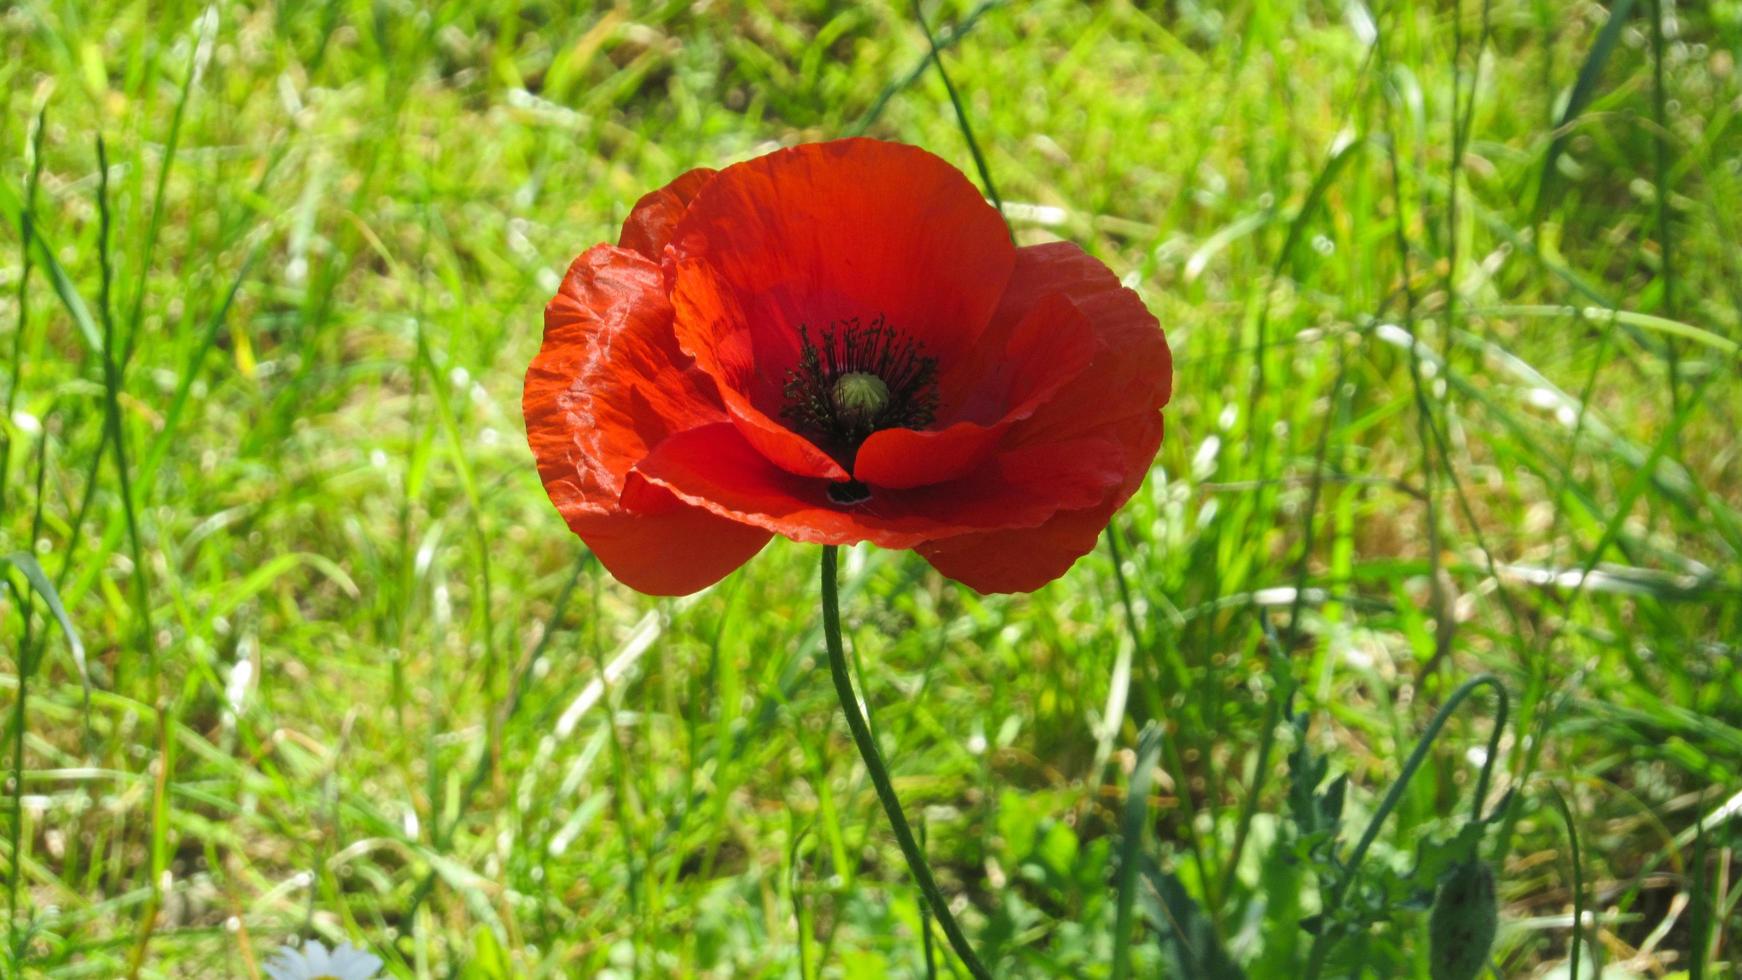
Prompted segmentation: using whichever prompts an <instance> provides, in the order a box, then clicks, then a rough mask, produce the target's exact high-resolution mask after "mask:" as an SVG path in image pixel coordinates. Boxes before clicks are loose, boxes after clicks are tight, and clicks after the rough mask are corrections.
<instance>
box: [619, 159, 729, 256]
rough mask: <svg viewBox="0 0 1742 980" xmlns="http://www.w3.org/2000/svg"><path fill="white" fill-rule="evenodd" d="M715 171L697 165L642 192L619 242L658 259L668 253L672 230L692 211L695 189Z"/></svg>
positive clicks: (631, 211)
mask: <svg viewBox="0 0 1742 980" xmlns="http://www.w3.org/2000/svg"><path fill="white" fill-rule="evenodd" d="M714 173H715V171H713V170H711V169H709V168H707V167H697V168H696V169H694V170H691V171H689V172H688V173H685V174H682V175H681V176H679V177H678V178H677V179H676V180H674V181H672V182H671V183H669V184H667V185H665V186H664V187H661V188H660V189H659V190H656V191H651V192H649V193H647V194H646V195H643V196H642V198H641V200H639V201H636V202H635V207H634V208H632V209H630V211H629V217H627V218H625V219H624V220H623V233H622V234H621V235H619V236H617V244H618V245H620V246H622V247H623V248H628V249H633V250H635V251H637V252H640V253H641V254H642V255H645V256H647V257H648V258H650V259H652V260H653V261H655V262H658V261H659V260H660V256H662V255H664V254H665V246H666V244H667V243H668V242H670V241H671V230H672V229H673V228H674V227H676V226H677V222H678V219H679V218H681V217H683V213H684V212H685V211H687V210H689V206H690V201H692V200H694V199H695V196H696V192H697V191H699V190H701V189H702V186H703V185H704V184H706V183H707V182H708V181H709V180H711V179H713V176H714Z"/></svg>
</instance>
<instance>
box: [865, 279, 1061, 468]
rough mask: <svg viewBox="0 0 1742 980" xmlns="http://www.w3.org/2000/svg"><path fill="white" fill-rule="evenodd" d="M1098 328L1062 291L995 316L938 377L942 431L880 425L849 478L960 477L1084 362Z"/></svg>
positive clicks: (996, 445)
mask: <svg viewBox="0 0 1742 980" xmlns="http://www.w3.org/2000/svg"><path fill="white" fill-rule="evenodd" d="M1094 336H1095V331H1094V328H1093V327H1091V326H1090V324H1089V321H1088V320H1087V319H1086V318H1085V317H1084V316H1083V314H1082V313H1081V312H1079V311H1078V310H1077V308H1076V306H1075V305H1074V304H1072V303H1071V301H1070V300H1068V299H1066V298H1065V297H1063V296H1062V295H1056V294H1055V295H1052V296H1047V297H1044V298H1042V299H1041V300H1040V301H1039V302H1038V303H1036V304H1035V305H1034V307H1033V308H1032V309H1030V310H1028V311H1027V315H1025V316H1023V317H1021V318H1020V319H1018V318H1016V317H1006V318H1005V319H1004V320H1002V321H998V320H995V321H993V323H992V325H991V326H990V327H988V328H987V329H986V333H985V335H983V336H982V337H981V338H980V342H979V343H978V344H976V345H975V346H974V348H973V349H972V350H970V351H967V352H965V353H964V355H963V356H962V357H961V358H960V359H958V360H957V361H956V363H955V364H953V365H951V366H950V368H949V370H947V371H946V372H945V373H944V375H943V377H941V378H940V379H939V388H940V389H941V393H942V399H943V400H942V402H941V403H940V405H939V411H938V417H939V418H940V419H943V420H960V421H954V423H953V424H950V425H946V426H945V427H944V428H942V429H935V430H929V431H927V430H915V429H884V430H883V431H881V432H874V433H872V434H871V437H870V438H868V439H866V440H865V442H864V444H863V445H861V446H860V447H859V454H858V456H857V457H856V459H855V461H854V465H853V476H854V478H855V479H858V480H860V481H862V482H864V483H869V484H871V485H873V486H880V487H895V488H905V487H921V486H926V485H928V484H932V483H942V482H944V481H946V480H953V479H955V478H957V477H959V476H962V475H964V474H966V473H968V472H970V471H971V470H973V469H974V468H975V467H977V466H979V465H980V464H981V463H983V462H985V461H986V458H987V457H988V456H990V455H991V454H992V452H993V451H994V450H995V449H996V448H997V447H998V443H999V440H1000V439H1002V438H1003V436H1004V433H1005V432H1006V431H1007V430H1008V429H1009V428H1010V426H1012V425H1013V424H1015V423H1016V422H1019V421H1021V420H1022V419H1025V418H1027V417H1029V416H1030V415H1032V414H1034V412H1035V410H1036V409H1038V408H1039V407H1040V406H1041V405H1042V404H1043V403H1044V402H1046V401H1047V400H1048V399H1050V398H1051V397H1052V396H1053V395H1054V394H1055V393H1056V392H1057V391H1058V390H1059V389H1060V388H1062V387H1063V386H1064V385H1065V383H1066V382H1068V381H1070V380H1071V379H1072V378H1074V377H1076V375H1077V374H1079V373H1080V372H1081V371H1082V370H1083V368H1084V367H1085V366H1086V365H1087V364H1088V363H1089V357H1090V355H1091V354H1092V352H1093V351H1094V345H1095V340H1094Z"/></svg>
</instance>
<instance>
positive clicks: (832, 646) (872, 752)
mask: <svg viewBox="0 0 1742 980" xmlns="http://www.w3.org/2000/svg"><path fill="white" fill-rule="evenodd" d="M836 560H837V559H836V547H835V546H834V545H832V544H831V545H824V546H823V638H824V640H825V642H826V645H827V646H828V648H829V673H830V674H831V675H833V677H834V679H835V695H836V696H837V697H839V698H840V700H841V713H842V714H844V715H846V716H847V728H848V729H849V730H851V731H852V733H853V744H854V745H856V746H858V748H859V757H860V758H861V759H864V760H865V769H866V771H867V772H869V773H870V774H871V784H872V785H873V786H875V787H877V799H878V800H880V801H882V803H883V812H884V813H886V814H888V815H889V827H890V829H891V830H894V831H895V840H896V843H898V844H900V845H901V856H902V857H904V858H906V859H907V868H908V870H909V871H911V872H913V877H914V880H915V881H917V882H919V890H920V892H922V893H923V894H924V896H925V903H926V905H927V906H929V907H930V909H931V913H932V914H933V915H935V916H937V919H938V925H940V926H942V927H943V930H944V936H945V938H947V939H949V941H950V947H951V948H952V949H954V950H955V951H956V955H957V956H959V957H961V958H962V962H963V963H964V964H966V965H967V967H968V972H969V973H971V974H973V975H974V976H975V977H976V978H978V980H990V978H991V976H992V974H991V973H990V972H988V971H987V969H986V967H985V965H984V964H982V963H981V962H980V958H979V957H977V956H975V955H974V948H973V947H972V946H970V945H968V937H967V936H964V935H963V934H962V927H961V926H959V925H957V924H956V917H955V916H954V915H951V914H950V907H949V906H948V905H946V904H944V897H943V895H942V894H941V893H939V891H938V885H937V882H936V881H934V880H932V876H931V867H930V866H929V865H927V864H926V862H925V853H924V852H923V851H921V850H920V849H919V844H918V842H917V841H915V840H914V838H913V831H912V830H910V829H909V828H908V826H907V818H906V817H904V816H902V814H901V800H900V798H898V797H897V796H896V795H895V786H894V784H892V783H891V782H890V781H889V769H888V768H887V767H886V766H884V764H883V756H882V754H881V753H879V752H878V751H877V742H876V740H875V739H873V738H872V736H871V725H870V723H869V722H868V721H866V719H865V713H864V712H863V711H861V710H859V699H858V698H857V697H856V696H855V695H854V694H853V681H852V678H851V676H850V675H849V674H848V673H847V654H846V651H845V650H844V648H843V647H842V646H841V600H840V597H839V595H838V594H837V592H836V588H835V564H836Z"/></svg>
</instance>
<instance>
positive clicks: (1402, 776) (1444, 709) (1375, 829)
mask: <svg viewBox="0 0 1742 980" xmlns="http://www.w3.org/2000/svg"><path fill="white" fill-rule="evenodd" d="M1483 686H1488V687H1492V688H1493V689H1494V695H1495V698H1496V699H1497V701H1498V702H1499V704H1498V707H1496V709H1495V712H1494V716H1495V717H1494V730H1493V731H1492V732H1490V733H1489V735H1488V757H1487V758H1486V759H1483V760H1482V772H1481V775H1479V776H1478V777H1477V778H1476V798H1475V800H1474V802H1473V805H1472V810H1473V813H1472V816H1471V819H1474V820H1480V819H1482V802H1483V799H1484V797H1486V796H1487V795H1488V778H1489V774H1490V772H1491V770H1492V769H1493V767H1494V757H1495V756H1496V755H1497V754H1498V753H1499V751H1500V736H1501V734H1502V732H1503V731H1504V730H1505V728H1506V715H1507V708H1508V701H1509V699H1508V698H1507V696H1506V688H1505V686H1504V685H1502V684H1501V683H1500V678H1498V677H1495V676H1494V675H1493V674H1478V675H1476V676H1475V677H1472V678H1470V679H1469V680H1467V681H1465V682H1464V683H1463V684H1461V685H1459V686H1458V689H1457V690H1455V691H1453V692H1452V695H1451V697H1449V698H1446V703H1445V704H1442V705H1440V710H1439V711H1437V712H1435V713H1434V716H1433V720H1432V721H1430V722H1428V725H1427V731H1425V732H1422V734H1421V740H1420V741H1418V742H1416V743H1415V749H1414V751H1412V752H1410V753H1409V758H1408V759H1406V760H1404V763H1403V771H1402V772H1400V773H1398V774H1397V781H1396V782H1394V783H1392V784H1391V789H1390V791H1388V792H1387V793H1386V794H1385V799H1384V800H1382V801H1380V803H1379V809H1378V810H1376V811H1374V813H1373V818H1372V819H1371V820H1369V821H1367V829H1366V831H1364V832H1363V833H1362V834H1361V839H1360V841H1358V842H1356V844H1355V850H1354V851H1353V852H1351V853H1350V855H1349V860H1348V863H1347V864H1345V865H1344V866H1343V871H1342V874H1341V875H1340V876H1339V877H1338V879H1337V884H1336V887H1335V888H1334V889H1333V890H1332V893H1331V898H1330V901H1328V902H1325V903H1324V908H1325V910H1326V912H1327V913H1328V912H1330V911H1331V910H1333V909H1339V908H1342V906H1343V900H1344V899H1345V898H1347V897H1348V895H1349V888H1350V886H1352V885H1353V884H1354V883H1355V872H1356V871H1357V870H1359V869H1360V867H1361V861H1362V860H1363V859H1365V858H1366V857H1367V850H1368V849H1369V848H1371V847H1372V846H1373V842H1374V841H1375V840H1378V838H1379V827H1380V825H1381V824H1383V823H1384V822H1385V818H1386V817H1388V816H1390V815H1391V811H1392V810H1395V809H1397V804H1398V803H1399V802H1401V801H1402V800H1403V791H1404V789H1405V788H1407V787H1408V786H1409V780H1410V777H1412V776H1414V775H1415V771H1416V770H1417V769H1420V768H1421V764H1422V763H1423V762H1424V761H1426V760H1427V753H1428V750H1429V749H1431V748H1432V747H1433V744H1434V740H1435V739H1437V738H1439V735H1440V729H1441V728H1444V727H1445V724H1446V722H1447V720H1449V719H1450V718H1451V717H1452V712H1454V711H1456V710H1458V705H1460V704H1463V703H1464V699H1465V698H1467V697H1469V696H1470V695H1471V694H1473V693H1475V691H1476V689H1477V688H1479V687H1483ZM1330 934H1331V928H1330V923H1329V922H1328V921H1327V923H1326V925H1325V927H1324V928H1322V929H1320V930H1319V933H1318V935H1316V936H1314V937H1313V944H1312V946H1311V948H1310V950H1309V952H1308V956H1307V968H1306V973H1305V977H1306V980H1318V976H1319V972H1320V971H1321V970H1323V969H1324V966H1325V959H1326V958H1327V957H1329V956H1330V955H1331V946H1332V942H1331V941H1330V939H1329V936H1330Z"/></svg>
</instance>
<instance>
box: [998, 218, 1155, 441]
mask: <svg viewBox="0 0 1742 980" xmlns="http://www.w3.org/2000/svg"><path fill="white" fill-rule="evenodd" d="M1049 293H1061V294H1063V295H1064V296H1066V297H1067V298H1069V299H1070V301H1071V302H1073V303H1075V304H1076V306H1077V309H1079V310H1081V311H1082V312H1083V315H1084V316H1085V317H1087V318H1088V321H1089V323H1090V325H1092V326H1093V327H1094V330H1095V348H1094V355H1093V358H1092V359H1091V361H1090V362H1089V366H1088V367H1087V368H1085V369H1084V370H1083V371H1082V372H1081V373H1080V374H1078V375H1077V376H1076V377H1075V378H1074V379H1072V380H1071V381H1070V383H1069V384H1067V385H1065V386H1064V387H1063V388H1062V389H1061V390H1060V391H1059V392H1058V393H1057V394H1056V395H1055V396H1053V397H1052V398H1051V399H1049V400H1048V401H1047V403H1046V405H1045V406H1043V407H1042V408H1041V409H1040V410H1039V411H1036V412H1035V413H1034V417H1033V418H1032V419H1030V420H1029V421H1027V422H1024V423H1023V424H1022V425H1020V426H1017V431H1015V432H1013V433H1012V436H1013V439H1015V440H1018V441H1032V440H1035V439H1042V438H1049V437H1052V436H1053V435H1054V434H1058V433H1070V432H1081V431H1082V430H1084V429H1087V428H1092V427H1093V426H1096V425H1100V424H1103V423H1107V422H1112V421H1117V420H1119V419H1121V418H1124V417H1125V416H1128V415H1132V414H1134V413H1136V412H1138V411H1142V410H1150V409H1153V410H1159V409H1160V408H1161V407H1162V406H1163V405H1166V404H1167V402H1168V399H1169V398H1171V397H1172V395H1173V355H1172V353H1171V352H1170V351H1169V350H1168V346H1167V337H1166V336H1165V335H1164V334H1163V333H1162V331H1161V325H1160V324H1159V323H1157V322H1156V319H1155V315H1154V314H1152V313H1150V312H1149V310H1148V308H1146V307H1145V306H1144V305H1143V300H1141V299H1139V298H1138V296H1137V294H1136V293H1134V292H1132V291H1131V290H1129V289H1126V288H1125V287H1123V286H1121V285H1120V284H1119V279H1118V277H1116V276H1114V275H1113V271H1112V270H1111V269H1108V268H1107V267H1106V266H1105V265H1103V264H1102V263H1101V262H1100V260H1098V259H1096V258H1094V257H1092V256H1090V255H1089V254H1088V253H1086V252H1084V251H1083V250H1082V249H1080V248H1078V247H1077V246H1075V245H1072V244H1070V243H1069V242H1050V243H1048V244H1045V245H1030V246H1028V247H1026V248H1022V249H1018V250H1017V260H1016V274H1015V275H1013V276H1011V279H1010V290H1009V291H1008V292H1007V293H1005V295H1004V302H1003V303H1002V304H1000V306H999V310H998V313H997V317H998V318H999V319H1002V318H1004V317H1011V316H1020V315H1022V313H1023V312H1024V311H1026V310H1027V309H1029V308H1030V307H1031V306H1033V305H1034V304H1035V303H1037V302H1039V301H1040V299H1041V298H1042V297H1044V296H1046V295H1047V294H1049ZM1145 465H1148V463H1147V461H1145Z"/></svg>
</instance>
